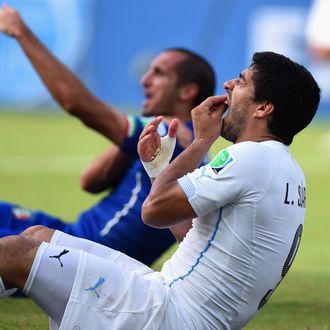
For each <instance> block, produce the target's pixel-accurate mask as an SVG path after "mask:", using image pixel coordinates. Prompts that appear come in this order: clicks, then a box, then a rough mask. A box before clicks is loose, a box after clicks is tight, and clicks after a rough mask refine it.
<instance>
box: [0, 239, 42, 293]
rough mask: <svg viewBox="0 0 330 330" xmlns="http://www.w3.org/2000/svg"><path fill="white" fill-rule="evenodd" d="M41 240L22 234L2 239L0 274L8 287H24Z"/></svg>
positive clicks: (0, 240)
mask: <svg viewBox="0 0 330 330" xmlns="http://www.w3.org/2000/svg"><path fill="white" fill-rule="evenodd" d="M40 244H41V243H40V242H36V241H34V240H30V239H28V238H25V237H21V236H7V237H4V238H1V239H0V276H1V277H2V279H3V282H4V283H5V285H6V288H11V287H18V288H22V287H23V285H24V283H25V280H26V278H27V276H28V274H29V271H30V268H31V265H32V263H33V260H34V257H35V254H36V251H37V250H38V248H39V245H40Z"/></svg>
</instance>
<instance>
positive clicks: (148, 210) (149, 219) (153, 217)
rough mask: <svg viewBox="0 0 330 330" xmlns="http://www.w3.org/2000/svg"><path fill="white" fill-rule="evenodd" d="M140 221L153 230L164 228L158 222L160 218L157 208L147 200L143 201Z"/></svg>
mask: <svg viewBox="0 0 330 330" xmlns="http://www.w3.org/2000/svg"><path fill="white" fill-rule="evenodd" d="M141 216H142V221H143V223H144V224H145V225H147V226H150V227H154V228H164V227H165V226H164V225H163V224H162V222H161V221H160V216H159V214H158V212H157V208H156V207H155V206H154V205H153V203H152V202H150V201H149V200H148V199H147V200H145V201H144V203H143V205H142V211H141Z"/></svg>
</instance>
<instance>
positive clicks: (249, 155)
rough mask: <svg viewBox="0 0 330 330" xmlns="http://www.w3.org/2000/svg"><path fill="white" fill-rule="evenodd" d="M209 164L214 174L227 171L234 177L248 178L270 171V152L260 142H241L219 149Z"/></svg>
mask: <svg viewBox="0 0 330 330" xmlns="http://www.w3.org/2000/svg"><path fill="white" fill-rule="evenodd" d="M209 166H210V168H211V169H212V171H213V172H214V173H215V174H216V175H217V174H220V172H226V171H229V172H230V173H231V174H232V175H234V176H236V177H245V178H246V179H247V180H248V179H249V178H251V179H252V178H255V177H256V176H258V177H260V176H265V175H267V174H268V173H270V171H271V168H272V154H271V152H270V150H269V149H268V148H267V147H265V146H263V145H261V144H260V143H257V142H241V143H237V144H234V145H232V146H230V147H227V148H225V149H222V150H220V151H219V152H218V154H217V155H216V156H215V157H214V158H213V160H212V161H211V162H210V163H209Z"/></svg>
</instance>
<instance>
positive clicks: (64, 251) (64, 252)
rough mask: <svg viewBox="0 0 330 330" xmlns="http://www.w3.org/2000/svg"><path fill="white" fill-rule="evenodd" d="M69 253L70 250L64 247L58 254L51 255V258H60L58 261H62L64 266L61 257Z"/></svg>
mask: <svg viewBox="0 0 330 330" xmlns="http://www.w3.org/2000/svg"><path fill="white" fill-rule="evenodd" d="M67 253H69V250H66V249H64V250H63V251H62V252H61V253H60V254H59V255H58V256H49V258H55V259H58V261H59V262H60V265H61V267H63V264H62V261H61V257H62V256H64V255H65V254H67Z"/></svg>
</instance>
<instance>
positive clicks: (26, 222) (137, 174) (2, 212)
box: [0, 5, 215, 265]
mask: <svg viewBox="0 0 330 330" xmlns="http://www.w3.org/2000/svg"><path fill="white" fill-rule="evenodd" d="M0 31H2V32H3V33H5V34H7V35H8V36H11V37H13V38H15V39H16V40H17V42H18V43H19V45H20V46H21V48H22V49H23V51H24V52H25V54H26V56H27V57H28V59H29V60H30V62H31V63H32V65H33V66H34V68H35V69H36V71H37V73H38V74H39V76H40V78H41V79H42V80H43V82H44V84H45V86H46V87H47V88H48V90H49V91H50V93H51V94H52V95H53V97H54V99H55V100H56V101H57V102H58V104H59V105H60V106H61V107H62V108H64V110H65V111H67V112H68V113H69V114H70V115H73V116H75V117H77V118H79V119H80V120H81V121H82V122H83V123H84V124H85V125H86V126H88V127H90V128H92V129H94V130H96V131H97V132H99V133H101V134H103V135H104V136H105V137H107V138H108V139H109V140H110V141H112V144H111V145H110V146H109V148H108V149H107V150H105V151H104V153H102V154H101V155H100V156H99V157H98V158H97V159H96V160H95V161H94V162H93V163H92V164H91V165H90V166H89V167H88V168H87V170H86V171H85V172H84V173H83V174H82V177H81V186H82V188H83V189H85V190H86V191H89V192H92V193H98V192H101V191H104V190H106V189H109V188H112V192H111V193H109V194H108V195H107V196H106V197H104V198H103V199H101V200H100V201H99V202H98V203H97V204H96V205H94V206H92V207H91V208H90V209H88V210H86V211H83V212H82V213H81V214H80V215H79V216H78V218H77V221H76V222H75V223H68V221H63V220H62V219H59V218H58V217H56V216H52V215H49V214H46V213H44V212H41V211H29V210H28V212H24V210H25V209H24V208H21V207H20V206H18V205H16V204H12V203H7V202H0V237H3V236H8V235H15V234H19V233H20V232H22V231H23V230H26V229H27V228H29V227H31V226H34V225H45V226H47V227H50V228H53V229H58V230H60V231H61V233H60V232H58V235H54V237H56V238H54V237H53V240H56V242H57V243H58V244H59V245H61V244H62V245H66V242H67V240H68V239H70V238H68V237H69V236H68V235H67V234H70V235H73V236H78V237H82V238H87V239H89V240H92V241H95V242H98V243H101V244H103V245H106V246H109V247H111V248H113V249H116V250H119V251H121V252H124V253H125V254H127V255H129V256H131V257H133V258H135V259H137V260H139V261H141V262H143V263H145V264H149V265H150V264H151V263H152V262H153V261H154V260H155V259H157V258H158V257H159V256H160V255H161V254H162V253H163V252H164V251H166V249H167V248H168V247H170V246H171V245H172V244H173V243H174V242H175V239H174V236H173V235H172V234H171V232H170V231H169V230H168V229H163V230H160V229H154V228H151V227H148V226H146V225H145V224H143V222H142V220H141V205H142V203H143V201H144V199H145V198H146V196H147V195H148V193H149V190H150V180H149V178H148V176H147V175H146V173H145V171H144V169H143V166H142V165H141V162H140V160H139V158H138V155H137V152H136V149H137V141H138V137H139V135H140V133H141V132H142V130H143V128H144V126H145V125H146V124H147V123H148V122H149V121H150V120H151V118H152V116H158V115H163V116H165V118H168V120H170V118H171V117H176V118H178V119H179V120H180V126H179V131H178V139H177V141H178V143H177V144H176V147H175V152H174V157H175V156H177V155H178V154H179V153H180V152H181V151H182V150H183V149H184V148H185V147H187V146H188V145H189V144H190V142H191V141H192V138H193V132H192V123H191V114H190V110H191V109H192V108H193V107H195V106H196V105H198V104H199V103H200V102H201V101H202V100H203V99H205V98H206V97H208V96H210V95H212V94H213V93H214V89H215V75H214V72H213V69H212V67H211V66H210V65H209V63H208V62H207V61H206V60H205V59H203V58H202V57H201V56H199V55H198V54H195V53H193V52H191V51H189V50H186V49H180V48H173V49H166V50H164V51H163V52H161V53H160V54H159V55H158V56H157V57H156V58H155V59H154V60H153V61H152V63H151V66H150V68H149V70H148V71H147V72H146V73H145V75H144V76H143V77H142V79H141V84H142V86H143V88H144V94H145V101H144V104H143V112H142V116H126V115H124V114H122V113H121V112H119V111H117V110H116V109H114V108H113V107H112V106H111V105H108V104H105V103H104V102H102V101H101V100H100V99H98V98H96V97H95V96H94V95H93V94H92V93H91V92H90V91H89V90H88V89H87V88H86V87H85V86H84V85H83V84H82V82H81V81H80V80H79V79H78V78H77V77H76V76H75V75H74V74H73V73H72V72H70V71H69V70H68V68H66V67H65V66H64V65H63V64H62V63H60V62H59V61H58V60H57V59H56V58H55V57H54V56H53V55H52V54H51V53H50V52H49V51H48V50H47V49H46V48H45V47H44V46H43V45H42V43H41V42H40V41H39V40H38V39H37V38H36V36H35V35H34V34H33V32H32V31H31V30H30V29H29V27H28V26H27V25H26V24H25V23H24V21H23V19H22V18H21V16H20V15H19V13H18V12H17V11H15V10H14V9H12V8H11V7H9V6H7V5H4V6H3V7H2V8H1V9H0ZM160 130H161V131H162V132H161V134H166V131H167V124H166V123H165V124H164V125H163V126H162V127H161V128H160ZM22 211H23V212H22ZM22 214H23V216H22ZM190 225H191V221H189V220H188V221H187V222H186V226H187V227H189V226H190ZM182 228H183V226H180V228H172V232H173V233H174V235H175V236H176V238H177V239H178V240H181V239H182V235H183V234H182V233H185V232H186V230H183V231H182ZM37 230H38V227H34V228H33V229H32V230H31V233H30V234H31V235H32V234H33V235H35V234H36V231H37ZM32 231H33V233H32ZM27 233H29V232H26V234H27Z"/></svg>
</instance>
